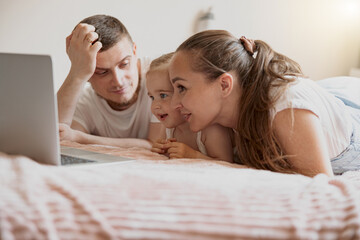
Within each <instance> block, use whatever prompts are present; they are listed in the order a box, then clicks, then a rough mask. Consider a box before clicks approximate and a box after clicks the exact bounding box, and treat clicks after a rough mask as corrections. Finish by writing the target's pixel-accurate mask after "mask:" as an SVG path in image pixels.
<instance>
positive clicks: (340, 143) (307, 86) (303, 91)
mask: <svg viewBox="0 0 360 240" xmlns="http://www.w3.org/2000/svg"><path fill="white" fill-rule="evenodd" d="M275 92H276V90H273V91H272V92H271V93H272V94H274V93H275ZM287 108H295V109H306V110H309V111H311V112H313V113H314V114H315V115H316V116H317V117H318V118H319V120H320V124H321V127H322V130H323V133H324V136H325V138H326V144H327V148H328V152H329V156H330V158H334V157H336V156H338V155H339V154H340V153H341V152H342V151H343V150H345V148H346V147H347V146H348V145H349V144H350V137H351V134H352V121H351V116H350V113H349V112H348V110H347V107H346V106H345V104H344V103H343V102H342V101H341V100H340V99H338V98H336V97H335V96H334V95H332V94H331V93H329V92H327V91H326V90H325V89H323V88H322V87H321V86H319V85H318V84H317V83H316V82H314V81H312V80H310V79H305V78H298V79H297V80H296V81H295V82H294V83H291V84H290V85H289V87H288V88H287V89H286V90H285V92H284V93H283V95H282V96H281V97H280V98H279V99H278V100H277V102H276V103H275V107H274V109H273V110H272V111H271V112H270V114H271V119H272V120H273V119H274V117H275V115H276V113H278V112H280V111H282V110H284V109H287Z"/></svg>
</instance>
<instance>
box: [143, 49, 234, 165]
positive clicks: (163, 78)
mask: <svg viewBox="0 0 360 240" xmlns="http://www.w3.org/2000/svg"><path fill="white" fill-rule="evenodd" d="M172 55H173V53H169V54H165V55H163V56H161V57H159V58H157V59H155V60H153V61H152V63H151V65H150V69H149V71H148V72H147V80H146V87H147V89H148V95H149V97H150V98H151V100H152V103H151V111H152V113H153V114H154V115H155V116H156V117H157V118H158V119H159V120H160V122H161V123H162V124H163V125H164V126H165V127H166V130H164V132H163V133H162V137H163V139H160V140H158V141H157V142H156V143H154V144H153V148H152V151H154V152H157V153H162V154H167V155H168V156H169V157H170V158H203V159H219V160H223V161H227V162H232V161H233V160H232V154H233V153H232V146H231V140H230V135H229V131H228V128H225V127H222V126H220V125H218V124H215V125H212V126H209V127H207V128H206V129H203V130H202V131H199V132H192V131H191V130H190V127H189V124H188V123H187V122H186V121H185V119H184V117H183V116H182V114H181V112H180V111H179V110H178V109H175V108H173V107H172V106H171V105H170V103H171V97H172V95H173V92H174V88H173V86H172V85H171V83H170V79H169V74H168V69H167V68H168V65H169V62H170V59H171V57H172Z"/></svg>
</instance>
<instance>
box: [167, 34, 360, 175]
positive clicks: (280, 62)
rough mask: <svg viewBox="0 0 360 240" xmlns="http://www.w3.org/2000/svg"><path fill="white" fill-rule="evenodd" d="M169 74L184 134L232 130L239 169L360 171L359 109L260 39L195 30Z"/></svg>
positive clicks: (316, 171)
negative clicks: (185, 124)
mask: <svg viewBox="0 0 360 240" xmlns="http://www.w3.org/2000/svg"><path fill="white" fill-rule="evenodd" d="M254 52H256V54H255V55H254ZM169 74H170V79H171V81H172V83H173V85H174V89H175V93H174V96H173V99H172V105H173V107H175V108H179V109H180V111H181V113H182V114H183V116H184V118H185V119H186V120H187V121H189V124H190V128H191V129H192V130H193V131H199V130H201V129H204V128H206V127H207V126H209V125H211V124H214V123H218V124H220V125H223V126H225V127H230V128H233V130H234V135H235V144H236V150H237V151H238V155H239V159H240V161H241V163H243V164H245V165H248V166H251V167H254V168H258V169H268V170H272V171H277V172H285V173H301V174H304V175H308V176H314V175H316V174H318V173H325V174H327V175H329V176H332V175H333V170H334V172H335V173H342V172H344V171H346V170H353V169H357V168H360V167H359V164H360V146H359V145H360V144H359V142H360V133H359V125H360V113H359V110H356V109H351V108H349V107H345V105H344V103H343V102H342V101H341V100H339V99H338V98H336V97H335V96H333V95H331V94H330V93H328V92H326V91H325V90H324V89H322V88H321V87H319V86H318V85H317V84H316V83H314V82H313V81H311V80H309V79H305V78H304V76H303V74H302V72H301V69H300V66H299V65H298V64H297V63H296V62H294V61H293V60H291V59H289V58H287V57H286V56H284V55H281V54H279V53H276V52H275V51H273V50H272V49H271V48H270V46H269V45H267V44H266V43H265V42H263V41H259V40H257V41H252V40H248V39H246V38H245V37H242V38H240V39H237V38H235V37H234V36H232V35H231V34H230V33H229V32H227V31H223V30H209V31H204V32H200V33H198V34H195V35H194V36H192V37H190V38H189V39H187V40H186V41H185V42H184V43H183V44H181V45H180V46H179V48H178V49H177V51H176V53H175V55H174V57H173V59H172V61H171V64H170V68H169ZM330 159H331V161H330Z"/></svg>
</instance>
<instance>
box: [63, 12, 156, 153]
mask: <svg viewBox="0 0 360 240" xmlns="http://www.w3.org/2000/svg"><path fill="white" fill-rule="evenodd" d="M66 52H67V54H68V56H69V58H70V61H71V68H70V72H69V74H68V76H67V77H66V79H65V81H64V83H63V84H62V86H61V88H60V89H59V91H58V93H57V98H58V110H59V122H60V127H59V128H60V139H67V140H72V141H76V142H79V143H96V144H106V145H116V146H123V147H127V146H143V147H150V143H149V141H147V140H145V139H146V138H147V139H149V140H155V139H156V134H157V133H158V132H160V128H161V127H162V126H161V124H160V123H158V122H150V119H151V110H150V98H149V97H148V96H147V91H146V89H145V77H146V74H145V73H146V71H147V68H148V65H149V64H150V60H149V59H145V58H144V59H138V58H137V55H136V44H135V43H134V42H133V41H132V39H131V36H130V34H129V33H128V31H127V29H126V28H125V26H124V25H123V24H122V23H121V22H120V21H119V20H118V19H116V18H114V17H111V16H106V15H95V16H91V17H88V18H86V19H84V20H83V21H81V22H80V23H79V24H78V25H77V26H76V27H75V29H74V30H73V32H72V33H71V34H70V35H69V36H68V37H67V38H66ZM86 82H89V83H90V84H91V86H88V87H85V85H86ZM70 127H71V128H70ZM135 138H140V139H143V140H139V139H135Z"/></svg>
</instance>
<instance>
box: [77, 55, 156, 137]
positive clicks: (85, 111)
mask: <svg viewBox="0 0 360 240" xmlns="http://www.w3.org/2000/svg"><path fill="white" fill-rule="evenodd" d="M140 63H141V73H140V74H141V75H140V76H141V80H140V91H139V96H138V99H137V101H136V102H135V103H134V104H133V105H132V106H131V107H130V108H128V109H126V110H123V111H115V110H113V109H112V108H111V107H110V106H109V104H108V103H107V102H106V100H105V99H103V98H102V97H100V96H98V95H97V94H96V93H95V91H94V90H93V88H92V87H91V85H89V86H86V87H85V88H84V89H83V92H82V94H81V96H80V98H79V101H78V103H77V105H76V110H75V114H74V118H73V120H74V121H76V122H78V123H80V124H81V125H82V126H83V127H84V128H85V129H86V130H87V131H88V132H89V133H90V134H93V135H98V136H103V137H113V138H142V139H145V138H147V135H148V129H149V124H150V121H151V119H152V114H151V109H150V105H151V99H150V98H149V96H148V94H147V89H146V85H145V83H146V72H147V70H148V69H149V65H150V63H151V59H150V58H148V57H145V58H141V59H140Z"/></svg>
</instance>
